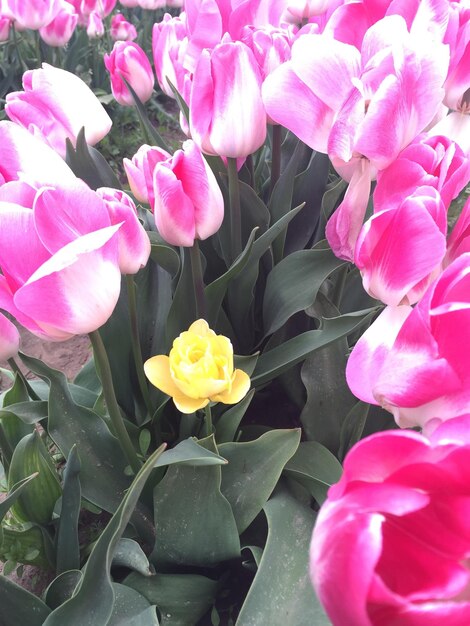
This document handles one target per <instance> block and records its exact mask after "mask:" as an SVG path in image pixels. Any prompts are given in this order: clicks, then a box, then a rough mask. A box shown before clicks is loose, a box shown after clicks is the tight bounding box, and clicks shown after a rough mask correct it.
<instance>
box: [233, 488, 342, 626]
mask: <svg viewBox="0 0 470 626" xmlns="http://www.w3.org/2000/svg"><path fill="white" fill-rule="evenodd" d="M264 510H265V513H266V517H267V519H268V528H269V530H268V538H267V541H266V547H265V549H264V551H263V556H262V557H261V561H260V564H259V569H258V571H257V573H256V576H255V579H254V581H253V583H252V585H251V587H250V590H249V592H248V595H247V597H246V600H245V602H244V604H243V607H242V609H241V611H240V615H239V616H238V619H237V623H236V624H237V626H260V625H261V624H263V625H264V624H269V626H287V624H289V625H292V626H294V624H296V625H297V624H298V625H299V626H300V624H306V625H307V624H312V625H313V624H314V625H315V626H327V625H330V622H329V621H328V619H327V617H326V616H325V614H324V611H323V609H322V608H321V606H320V604H319V602H318V600H317V599H316V597H315V593H314V591H313V587H312V584H311V582H310V580H309V575H308V554H309V546H310V539H311V536H312V530H313V524H314V521H315V513H314V512H313V511H312V510H311V509H310V508H309V507H307V506H305V505H304V504H302V503H300V502H298V501H297V500H296V499H295V498H293V496H291V495H290V494H289V493H288V492H287V491H284V490H281V491H279V492H278V493H277V494H276V495H275V496H274V497H273V498H271V500H269V502H267V503H266V505H265V507H264Z"/></svg>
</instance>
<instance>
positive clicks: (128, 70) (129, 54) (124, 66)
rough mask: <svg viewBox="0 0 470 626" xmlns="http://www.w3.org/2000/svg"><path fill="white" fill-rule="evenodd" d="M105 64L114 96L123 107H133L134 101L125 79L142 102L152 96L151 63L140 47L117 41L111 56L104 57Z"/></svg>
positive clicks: (152, 78) (128, 42) (131, 43)
mask: <svg viewBox="0 0 470 626" xmlns="http://www.w3.org/2000/svg"><path fill="white" fill-rule="evenodd" d="M104 64H105V66H106V69H107V70H108V72H109V76H110V79H111V90H112V92H113V96H114V97H115V98H116V100H117V101H118V102H119V104H122V105H123V106H133V105H134V99H133V97H132V95H131V93H130V91H129V89H128V88H127V87H126V84H125V83H124V80H123V79H125V80H126V81H127V82H128V83H129V84H130V86H131V87H132V89H133V90H134V91H135V92H136V94H137V96H138V98H139V100H140V101H141V102H147V100H149V99H150V98H151V96H152V92H153V84H154V77H153V72H152V67H151V65H150V62H149V60H148V58H147V56H146V54H145V52H144V51H143V50H142V48H141V47H140V46H138V45H137V44H136V43H134V42H132V41H117V42H116V43H115V44H114V47H113V50H112V52H111V54H105V55H104Z"/></svg>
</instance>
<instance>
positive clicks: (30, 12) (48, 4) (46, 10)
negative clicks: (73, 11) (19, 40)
mask: <svg viewBox="0 0 470 626" xmlns="http://www.w3.org/2000/svg"><path fill="white" fill-rule="evenodd" d="M61 5H62V0H7V10H8V11H9V12H10V13H11V14H12V15H13V17H14V18H15V21H16V22H17V23H18V25H19V26H20V28H21V29H24V28H31V29H32V30H38V29H39V28H41V26H45V25H46V24H49V22H51V21H52V20H53V19H54V17H55V16H56V15H57V13H58V12H59V10H60V7H61Z"/></svg>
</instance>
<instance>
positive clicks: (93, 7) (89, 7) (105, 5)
mask: <svg viewBox="0 0 470 626" xmlns="http://www.w3.org/2000/svg"><path fill="white" fill-rule="evenodd" d="M116 2H117V0H82V2H81V5H80V9H81V12H82V15H85V16H87V15H91V13H97V14H98V15H99V16H100V17H101V18H102V19H103V18H105V17H107V16H108V15H109V14H110V13H112V12H113V9H114V7H115V6H116Z"/></svg>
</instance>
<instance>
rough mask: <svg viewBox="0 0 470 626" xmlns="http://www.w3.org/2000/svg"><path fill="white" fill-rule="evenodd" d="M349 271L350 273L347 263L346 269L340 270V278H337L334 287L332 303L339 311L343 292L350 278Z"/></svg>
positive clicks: (341, 268)
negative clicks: (348, 277) (347, 279)
mask: <svg viewBox="0 0 470 626" xmlns="http://www.w3.org/2000/svg"><path fill="white" fill-rule="evenodd" d="M348 271H349V265H348V264H347V263H346V264H345V265H344V267H340V268H339V270H338V276H337V277H336V282H335V285H334V287H333V294H332V296H331V301H332V302H333V304H334V305H335V306H336V307H337V308H338V309H339V306H340V304H341V298H342V297H343V291H344V287H345V285H346V278H347V276H348Z"/></svg>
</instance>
